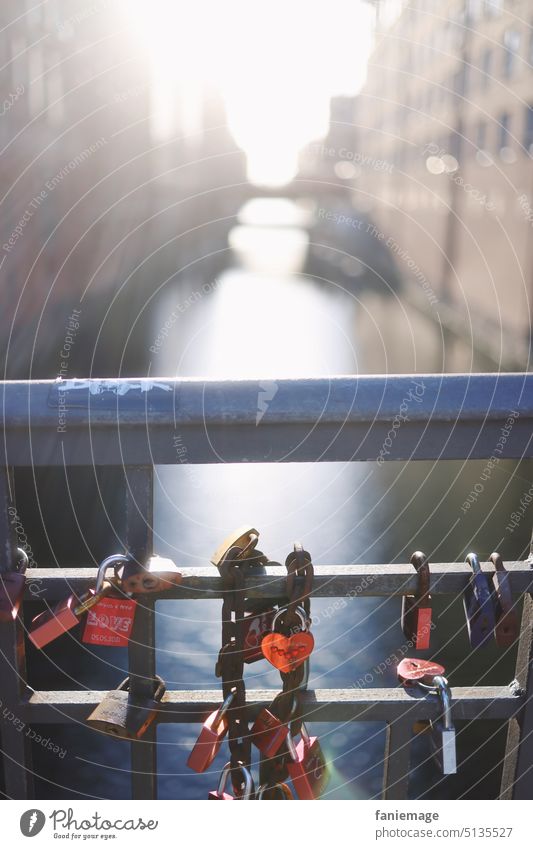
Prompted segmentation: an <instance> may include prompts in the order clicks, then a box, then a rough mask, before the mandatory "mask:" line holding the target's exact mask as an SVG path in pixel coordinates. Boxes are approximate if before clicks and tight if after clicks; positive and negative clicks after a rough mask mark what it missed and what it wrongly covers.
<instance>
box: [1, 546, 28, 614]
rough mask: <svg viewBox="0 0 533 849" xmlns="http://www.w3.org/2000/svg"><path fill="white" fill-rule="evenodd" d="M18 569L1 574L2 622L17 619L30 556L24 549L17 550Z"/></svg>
mask: <svg viewBox="0 0 533 849" xmlns="http://www.w3.org/2000/svg"><path fill="white" fill-rule="evenodd" d="M17 560H18V563H19V566H18V569H17V570H16V571H13V572H1V573H0V622H14V621H15V619H16V618H17V615H18V612H19V608H20V603H21V601H22V596H23V595H24V588H25V586H26V574H25V573H26V569H27V568H28V555H27V554H26V552H25V551H24V549H23V548H17Z"/></svg>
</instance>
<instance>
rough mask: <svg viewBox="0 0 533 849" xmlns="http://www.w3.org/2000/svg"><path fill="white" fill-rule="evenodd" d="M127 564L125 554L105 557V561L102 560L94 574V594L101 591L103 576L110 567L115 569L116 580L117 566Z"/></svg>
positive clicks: (127, 560)
mask: <svg viewBox="0 0 533 849" xmlns="http://www.w3.org/2000/svg"><path fill="white" fill-rule="evenodd" d="M128 562H129V557H128V555H127V554H110V555H109V557H106V558H105V560H102V562H101V563H100V565H99V567H98V572H97V574H96V585H95V588H94V591H95V593H99V592H101V591H102V587H103V586H104V581H105V576H106V572H107V570H108V569H110V568H111V566H114V568H115V577H116V578H118V574H117V573H118V566H119V564H121V565H123V564H126V563H128Z"/></svg>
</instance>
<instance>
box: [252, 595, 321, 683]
mask: <svg viewBox="0 0 533 849" xmlns="http://www.w3.org/2000/svg"><path fill="white" fill-rule="evenodd" d="M293 617H294V621H293ZM280 619H281V620H282V630H283V632H285V633H282V632H281V631H278V630H276V628H277V625H278V621H279V620H280ZM308 624H309V623H308V621H307V617H306V615H305V611H304V609H303V608H302V607H296V608H295V609H294V611H293V612H292V613H291V611H290V609H289V608H288V607H282V608H280V610H278V612H277V613H276V615H275V616H274V619H273V621H272V630H271V632H270V633H269V634H267V635H266V636H265V637H263V639H262V641H261V649H262V651H263V654H264V656H265V657H266V659H267V660H268V662H269V663H271V664H272V666H275V667H276V669H279V671H280V672H291V671H292V670H293V669H297V668H298V666H301V665H302V663H305V661H306V660H307V658H308V657H309V656H310V655H311V653H312V651H313V649H314V646H315V640H314V637H313V635H312V634H311V633H310V632H309V631H308ZM287 631H288V632H289V635H288V636H287V634H286V632H287Z"/></svg>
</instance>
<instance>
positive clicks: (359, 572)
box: [26, 560, 533, 601]
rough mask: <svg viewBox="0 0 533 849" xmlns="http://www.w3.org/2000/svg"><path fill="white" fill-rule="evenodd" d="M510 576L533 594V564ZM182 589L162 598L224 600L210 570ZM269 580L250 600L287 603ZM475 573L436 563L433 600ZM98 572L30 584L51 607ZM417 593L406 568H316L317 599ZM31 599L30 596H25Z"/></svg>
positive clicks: (254, 583) (256, 581)
mask: <svg viewBox="0 0 533 849" xmlns="http://www.w3.org/2000/svg"><path fill="white" fill-rule="evenodd" d="M481 568H482V570H483V571H484V572H486V573H487V575H492V574H493V573H494V565H493V564H492V563H491V562H488V563H482V564H481ZM505 568H506V569H507V570H508V571H509V573H510V574H511V581H512V589H513V592H514V594H515V595H517V596H518V595H522V594H523V593H526V592H530V591H532V590H533V568H532V566H531V561H530V560H515V561H509V562H507V561H506V563H505ZM180 571H181V572H182V574H183V580H182V583H181V584H180V585H179V586H177V587H174V588H172V589H171V590H168V591H166V592H165V593H164V595H162V596H161V598H173V599H176V598H178V599H191V598H195V599H199V598H223V587H222V581H221V578H220V576H219V574H218V572H217V570H216V569H215V568H214V567H212V566H200V567H193V568H191V567H188V566H182V567H180ZM265 572H266V574H264V575H261V576H259V577H252V578H246V581H245V583H246V588H247V595H248V596H249V597H250V598H269V599H270V598H271V599H275V598H279V599H282V598H284V597H285V591H286V590H285V587H286V582H285V578H286V572H285V570H284V569H283V567H281V566H268V565H267V567H266V570H265ZM471 574H472V572H471V570H470V568H469V567H468V566H467V565H466V564H465V563H432V564H431V592H432V594H433V595H461V593H462V592H463V590H464V588H465V586H466V583H467V580H468V578H469V576H471ZM95 577H96V570H95V569H94V568H82V569H78V568H71V569H68V568H67V569H45V568H39V569H29V570H28V584H29V583H31V581H32V580H33V581H38V582H39V588H40V589H39V596H40V598H42V599H46V600H47V601H51V600H53V599H59V598H62V597H63V595H64V593H65V586H66V583H67V582H68V587H69V589H70V590H71V591H74V592H83V591H85V590H86V589H88V587H89V586H90V585H91V583H93V582H94V580H95ZM416 588H417V576H416V572H415V570H414V569H413V567H412V566H411V565H407V564H397V563H392V564H387V563H381V564H375V565H374V564H372V565H366V564H364V565H358V564H356V565H350V566H316V567H315V577H314V582H313V596H314V597H315V598H343V597H346V596H350V597H353V598H359V597H360V596H402V595H408V594H410V593H414V592H415V591H416ZM26 596H27V598H31V593H30V592H29V590H27V593H26Z"/></svg>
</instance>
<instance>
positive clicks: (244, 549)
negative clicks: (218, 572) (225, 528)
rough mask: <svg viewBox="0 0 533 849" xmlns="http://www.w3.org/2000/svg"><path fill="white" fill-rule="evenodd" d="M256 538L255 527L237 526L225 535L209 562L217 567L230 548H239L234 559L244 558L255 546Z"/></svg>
mask: <svg viewBox="0 0 533 849" xmlns="http://www.w3.org/2000/svg"><path fill="white" fill-rule="evenodd" d="M258 540H259V531H257V530H256V529H255V528H250V527H249V526H248V525H242V526H241V527H240V528H237V530H236V531H233V533H232V534H230V535H229V536H227V537H226V539H225V540H224V542H222V543H221V544H220V545H219V547H218V548H217V550H216V551H215V553H214V554H213V556H212V558H211V563H212V564H213V566H217V567H219V566H220V565H221V564H222V563H223V562H224V560H225V559H226V557H227V556H228V554H229V552H230V551H231V549H232V548H238V549H240V552H239V553H238V554H237V556H236V558H235V559H237V560H245V559H246V557H249V556H250V554H251V553H252V551H253V550H254V548H255V547H256V545H257V542H258ZM266 559H267V558H265V561H266Z"/></svg>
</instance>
